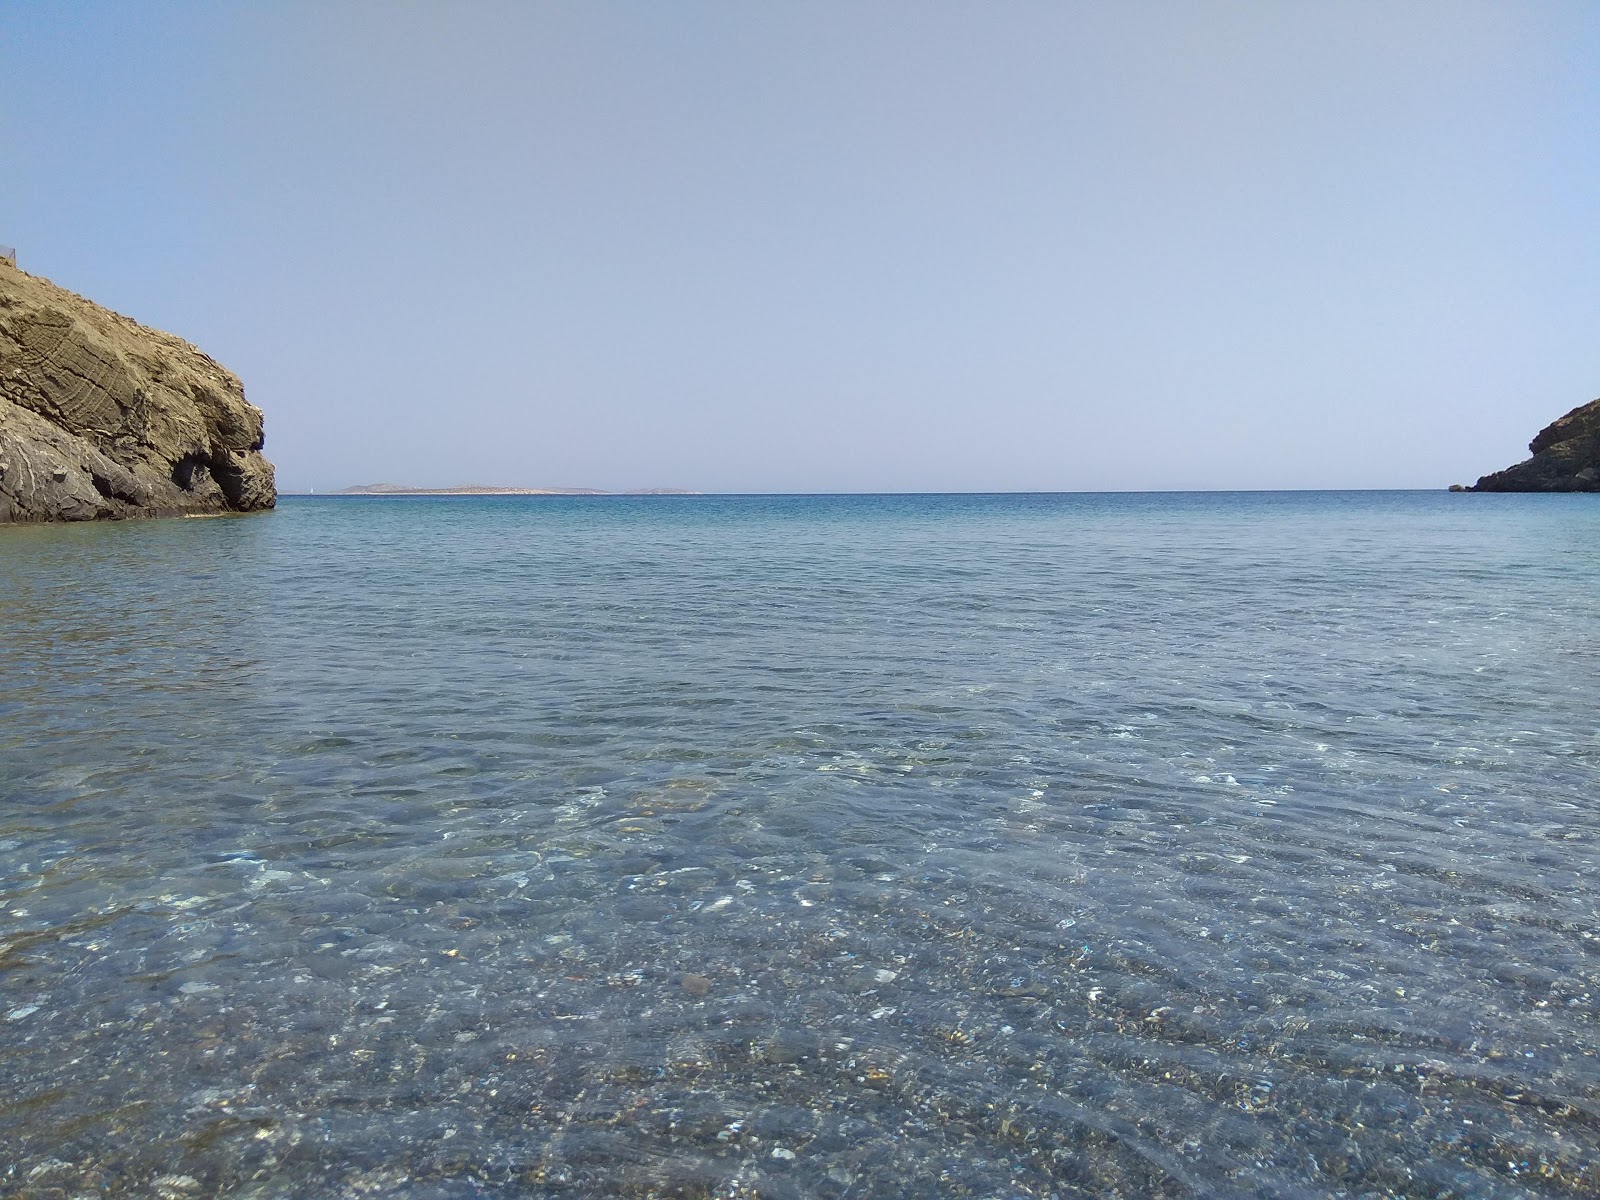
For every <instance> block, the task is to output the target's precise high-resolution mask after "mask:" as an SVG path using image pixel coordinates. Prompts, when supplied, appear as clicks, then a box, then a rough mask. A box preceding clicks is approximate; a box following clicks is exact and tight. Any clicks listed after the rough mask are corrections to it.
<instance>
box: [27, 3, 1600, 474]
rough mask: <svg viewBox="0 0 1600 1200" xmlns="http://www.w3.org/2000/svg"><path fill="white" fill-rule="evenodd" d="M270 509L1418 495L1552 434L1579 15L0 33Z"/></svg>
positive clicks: (55, 148)
mask: <svg viewBox="0 0 1600 1200" xmlns="http://www.w3.org/2000/svg"><path fill="white" fill-rule="evenodd" d="M0 134H3V136H0V160H3V162H0V242H10V243H15V244H16V245H17V246H18V247H19V249H20V253H21V265H22V266H23V267H25V268H26V269H28V270H31V271H34V272H36V273H38V274H42V275H46V276H49V277H50V278H52V279H54V280H56V281H57V282H58V283H61V284H63V285H65V286H67V287H70V288H72V289H73V290H75V291H79V292H82V293H84V294H86V295H88V296H90V297H92V298H94V299H96V300H99V301H100V302H102V303H105V304H108V305H110V306H112V307H114V308H117V309H119V310H121V311H123V312H126V313H128V314H129V315H131V316H134V317H136V318H138V319H139V320H142V321H145V322H146V323H149V324H153V325H158V326H161V327H163V328H166V329H170V330H172V331H174V332H176V333H179V334H181V335H183V336H185V337H187V338H189V339H190V340H191V341H194V342H196V343H198V344H199V345H200V346H202V347H203V348H204V349H206V350H207V351H208V352H210V353H211V354H212V355H213V356H214V357H216V358H218V359H219V360H221V361H222V362H224V363H226V364H227V365H228V366H230V367H231V368H233V369H234V370H235V371H237V372H238V373H239V374H240V375H241V376H242V377H243V379H244V381H245V385H246V388H247V391H248V394H249V396H250V398H251V399H252V400H254V401H255V402H256V403H258V404H259V405H261V406H262V408H264V409H265V410H266V413H267V431H268V447H267V449H268V454H269V456H270V457H271V458H272V459H273V460H274V461H275V462H276V463H277V464H278V468H279V480H280V485H281V486H283V487H285V488H287V489H293V490H299V489H304V488H307V487H315V488H318V489H319V490H320V489H329V488H334V487H340V486H344V485H347V484H352V483H362V482H371V481H378V480H394V481H403V482H415V483H426V484H446V483H455V482H491V483H513V484H523V485H580V486H594V487H605V488H628V487H645V486H670V487H687V488H698V489H703V490H707V491H724V490H726V491H826V490H946V489H949V490H967V489H979V490H990V489H994V490H1008V489H1046V490H1055V489H1066V490H1075V489H1105V488H1112V489H1119V488H1179V487H1200V488H1228V487H1242V488H1255V487H1432V486H1442V485H1444V484H1447V483H1450V482H1453V481H1457V480H1461V481H1467V482H1470V481H1471V480H1472V479H1474V478H1475V477H1476V476H1477V475H1478V474H1480V473H1482V472H1485V471H1488V470H1491V469H1496V468H1499V467H1503V466H1505V465H1506V464H1507V463H1509V462H1511V461H1512V460H1514V459H1516V458H1518V457H1521V456H1522V455H1523V454H1524V453H1525V449H1524V447H1525V443H1526V442H1527V440H1528V438H1529V437H1531V436H1532V435H1533V433H1534V432H1535V431H1536V430H1537V429H1538V428H1539V427H1540V426H1541V425H1543V424H1544V423H1545V422H1547V421H1549V420H1550V419H1552V418H1553V417H1555V416H1557V415H1559V414H1560V413H1561V412H1564V411H1566V410H1567V409H1568V408H1570V407H1572V406H1574V405H1576V404H1579V403H1582V402H1584V401H1586V400H1589V399H1591V398H1593V397H1594V396H1596V395H1600V334H1597V331H1600V5H1596V4H1594V3H1589V2H1584V3H1556V2H1540V3H1509V4H1508V3H1472V2H1459V0H1451V2H1449V3H1403V2H1394V3H1370V4H1368V3H1350V2H1348V0H1339V2H1337V3H1314V2H1299V0H1293V2H1291V0H1281V2H1277V3H1270V4H1265V3H1245V2H1239V3H1190V2H1183V3H1155V2H1148V3H1145V2H1139V0H1116V2H1113V3H1065V2H1062V3H1056V2H1050V3H1044V2H1040V3H1005V2H981V3H980V2H977V0H974V2H972V3H964V4H954V3H941V2H939V0H912V2H906V3H893V2H890V3H883V2H874V3H860V4H846V3H826V2H822V3H819V2H815V0H810V2H794V3H784V2H778V0H763V2H761V3H755V4H746V3H735V2H733V0H728V2H725V3H694V2H675V3H670V4H663V3H657V2H655V0H640V2H637V3H578V2H573V3H564V4H535V3H515V4H504V5H498V4H489V3H472V4H442V3H441V4H436V5H427V4H381V5H380V4H372V3H366V4H323V3H316V4H288V3H284V4H269V5H244V4H218V5H212V4H192V3H183V4H170V5H163V4H134V3H121V2H119V3H106V4H71V3H37V4H34V3H19V2H17V0H5V3H4V4H3V5H0Z"/></svg>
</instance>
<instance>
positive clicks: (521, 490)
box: [297, 483, 700, 496]
mask: <svg viewBox="0 0 1600 1200" xmlns="http://www.w3.org/2000/svg"><path fill="white" fill-rule="evenodd" d="M297 494H299V495H323V496H698V495H700V493H699V492H695V491H690V490H689V489H687V488H634V489H632V490H631V491H626V492H607V491H602V490H601V489H599V488H526V487H498V486H496V485H493V484H484V483H469V484H463V485H461V486H459V487H438V488H430V487H412V486H411V485H410V484H404V483H362V484H357V485H356V486H355V487H347V488H340V489H339V490H338V491H336V492H320V493H305V492H302V493H297Z"/></svg>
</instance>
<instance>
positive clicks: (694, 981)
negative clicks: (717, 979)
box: [678, 975, 711, 996]
mask: <svg viewBox="0 0 1600 1200" xmlns="http://www.w3.org/2000/svg"><path fill="white" fill-rule="evenodd" d="M678 986H679V987H681V988H682V989H683V990H684V991H686V992H688V993H689V995H691V996H704V995H705V994H706V993H708V992H709V991H710V990H711V980H709V979H707V978H706V977H705V976H704V975H680V976H678Z"/></svg>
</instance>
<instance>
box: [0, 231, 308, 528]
mask: <svg viewBox="0 0 1600 1200" xmlns="http://www.w3.org/2000/svg"><path fill="white" fill-rule="evenodd" d="M262 440H263V434H262V417H261V410H260V409H258V408H256V407H255V406H254V405H253V404H250V403H248V402H247V401H246V400H245V398H244V388H243V387H242V386H241V385H240V383H239V380H238V378H237V377H236V376H235V375H234V374H233V373H232V372H231V371H228V370H227V369H226V368H224V367H222V366H219V365H218V364H217V363H216V362H214V361H213V360H212V359H210V358H208V357H207V356H206V355H204V354H202V353H201V352H200V351H199V350H197V349H196V348H195V347H194V346H191V345H190V344H189V343H188V342H186V341H184V340H183V339H181V338H177V337H174V336H172V335H171V334H169V333H162V332H160V331H159V330H155V329H149V328H146V327H145V326H143V325H140V324H138V323H137V322H135V321H131V320H129V319H128V318H127V317H124V316H121V315H120V314H118V313H114V312H112V311H110V310H109V309H105V308H101V307H100V306H99V305H98V304H95V303H93V302H92V301H89V300H85V299H84V298H83V297H82V296H78V295H74V294H73V293H72V292H69V291H67V290H66V289H64V288H59V287H56V286H55V284H53V283H51V282H50V281H49V280H47V279H40V278H38V277H36V276H33V275H29V274H28V273H27V272H25V271H20V270H18V269H17V268H16V267H15V266H14V265H13V264H12V263H10V262H8V261H6V260H3V259H0V523H3V522H6V521H84V520H92V519H94V518H99V517H113V518H115V517H156V516H179V515H185V514H190V513H226V512H252V511H255V510H257V509H264V508H271V507H273V505H274V504H276V503H277V491H276V490H275V488H274V485H273V472H272V464H271V463H269V462H268V461H267V460H266V459H265V458H263V457H262V456H261V447H262Z"/></svg>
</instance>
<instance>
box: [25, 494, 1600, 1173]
mask: <svg viewBox="0 0 1600 1200" xmlns="http://www.w3.org/2000/svg"><path fill="white" fill-rule="evenodd" d="M1597 711H1600V504H1597V503H1595V498H1594V497H1587V496H1574V497H1526V496H1524V497H1516V496H1448V495H1436V494H1418V493H1397V494H1370V493H1358V494H1283V495H1204V496H1194V495H1189V496H1185V495H1153V496H1055V497H1037V496H1035V497H832V498H815V497H813V498H801V497H790V498H711V497H682V498H677V497H650V498H639V499H624V498H580V499H564V498H562V499H547V498H532V499H524V498H515V499H501V498H493V499H383V500H354V499H345V500H296V499H289V500H286V501H285V502H284V503H283V506H282V508H281V509H280V510H279V511H278V512H277V513H276V514H273V515H270V516H264V517H259V518H248V519H237V520H211V521H169V522H152V523H142V524H129V525H115V526H88V527H65V528H23V529H6V530H0V1193H4V1194H6V1195H20V1196H41V1197H43V1196H58V1195H59V1196H75V1195H85V1194H118V1195H133V1196H139V1195H159V1196H163V1197H188V1196H202V1195H206V1196H209V1195H224V1196H229V1197H246V1196H250V1197H268V1196H274V1197H275V1196H307V1197H312V1196H339V1195H349V1196H379V1195H381V1196H402V1197H457V1196H463V1197H464V1196H477V1195H505V1196H574V1197H577V1196H611V1195H627V1196H648V1195H660V1196H678V1195H682V1196H755V1195H760V1196H778V1197H781V1196H820V1197H846V1196H848V1197H852V1198H861V1197H872V1196H882V1197H889V1196H899V1195H907V1194H916V1195H935V1194H937V1195H947V1196H965V1195H970V1196H975V1197H1002V1196H1004V1197H1012V1196H1059V1197H1072V1196H1126V1197H1145V1196H1174V1197H1176V1196H1217V1197H1234V1196H1239V1197H1321V1196H1350V1197H1377V1196H1415V1197H1423V1196H1427V1197H1436V1196H1474V1197H1478V1196H1487V1197H1500V1196H1507V1197H1509V1196H1592V1195H1594V1194H1596V1192H1597V1191H1600V1168H1597V1166H1596V1165H1595V1164H1596V1161H1597V1160H1600V1057H1597V1055H1600V1038H1597V1034H1596V1001H1597V999H1600V914H1597V908H1600V875H1597V873H1596V863H1597V853H1600V852H1597V846H1600V789H1597V784H1600V736H1597V726H1596V713H1597Z"/></svg>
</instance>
